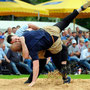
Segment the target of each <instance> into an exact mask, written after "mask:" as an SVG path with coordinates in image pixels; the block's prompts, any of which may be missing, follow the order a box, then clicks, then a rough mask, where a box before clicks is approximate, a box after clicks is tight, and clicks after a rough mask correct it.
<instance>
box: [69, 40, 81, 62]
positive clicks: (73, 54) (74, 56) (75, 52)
mask: <svg viewBox="0 0 90 90" xmlns="http://www.w3.org/2000/svg"><path fill="white" fill-rule="evenodd" d="M68 54H69V56H70V59H69V60H74V61H77V62H79V58H78V57H79V56H80V51H79V48H78V46H77V45H76V40H75V39H73V40H72V45H71V46H69V48H68Z"/></svg>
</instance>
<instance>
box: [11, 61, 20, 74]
mask: <svg viewBox="0 0 90 90" xmlns="http://www.w3.org/2000/svg"><path fill="white" fill-rule="evenodd" d="M10 65H11V67H12V69H13V71H14V73H15V74H17V75H20V74H21V73H20V72H19V71H18V69H17V67H16V64H15V63H14V62H10Z"/></svg>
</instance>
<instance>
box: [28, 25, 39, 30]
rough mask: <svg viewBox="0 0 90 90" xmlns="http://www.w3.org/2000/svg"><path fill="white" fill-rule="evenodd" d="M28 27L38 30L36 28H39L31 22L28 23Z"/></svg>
mask: <svg viewBox="0 0 90 90" xmlns="http://www.w3.org/2000/svg"><path fill="white" fill-rule="evenodd" d="M28 28H32V29H33V30H38V29H40V28H39V27H38V26H36V25H33V24H28Z"/></svg>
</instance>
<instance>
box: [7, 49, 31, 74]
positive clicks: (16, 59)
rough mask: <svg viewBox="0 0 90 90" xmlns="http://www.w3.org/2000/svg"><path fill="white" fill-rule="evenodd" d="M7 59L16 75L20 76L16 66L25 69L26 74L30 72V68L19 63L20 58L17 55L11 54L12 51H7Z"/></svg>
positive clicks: (15, 53)
mask: <svg viewBox="0 0 90 90" xmlns="http://www.w3.org/2000/svg"><path fill="white" fill-rule="evenodd" d="M7 57H8V58H9V60H10V65H11V67H12V69H13V71H14V72H15V74H16V75H20V74H21V73H20V72H19V70H18V68H17V67H16V66H20V67H23V68H25V69H26V70H27V71H28V73H31V72H32V70H31V69H30V67H29V66H28V65H27V64H25V63H23V62H21V59H22V56H21V55H20V54H19V53H17V52H13V51H11V49H9V50H8V53H7Z"/></svg>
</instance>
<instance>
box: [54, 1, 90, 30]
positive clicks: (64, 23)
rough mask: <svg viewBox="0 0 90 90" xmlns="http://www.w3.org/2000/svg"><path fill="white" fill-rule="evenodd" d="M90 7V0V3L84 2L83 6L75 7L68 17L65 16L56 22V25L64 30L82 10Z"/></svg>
mask: <svg viewBox="0 0 90 90" xmlns="http://www.w3.org/2000/svg"><path fill="white" fill-rule="evenodd" d="M88 7H90V1H88V3H86V4H84V5H83V6H81V8H79V9H77V10H76V9H75V10H74V11H73V12H72V13H71V14H70V15H68V16H67V17H65V18H64V19H63V20H62V21H61V22H58V23H56V24H55V25H54V26H57V27H59V28H60V30H61V31H62V30H64V28H66V27H67V26H68V25H69V24H70V22H71V21H72V20H73V19H74V18H75V17H76V16H77V15H78V14H79V13H80V12H81V11H82V10H85V9H86V8H88Z"/></svg>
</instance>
